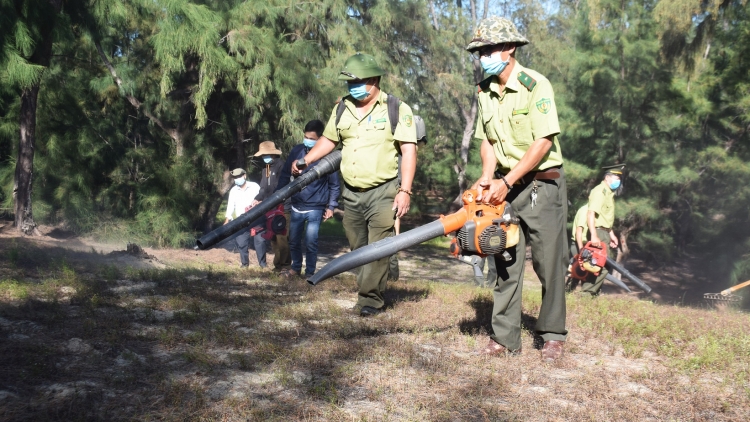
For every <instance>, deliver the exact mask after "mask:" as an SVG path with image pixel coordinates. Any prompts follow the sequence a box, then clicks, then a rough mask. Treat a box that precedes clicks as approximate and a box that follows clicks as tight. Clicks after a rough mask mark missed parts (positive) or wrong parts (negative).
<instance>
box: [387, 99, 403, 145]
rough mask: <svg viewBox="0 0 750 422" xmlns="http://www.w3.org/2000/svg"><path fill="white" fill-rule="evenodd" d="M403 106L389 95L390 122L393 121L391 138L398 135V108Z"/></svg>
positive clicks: (398, 100)
mask: <svg viewBox="0 0 750 422" xmlns="http://www.w3.org/2000/svg"><path fill="white" fill-rule="evenodd" d="M400 105H401V100H400V99H399V98H398V97H397V96H395V95H391V94H388V120H390V121H391V136H393V135H395V134H396V126H397V125H398V119H399V116H398V108H399V106H400Z"/></svg>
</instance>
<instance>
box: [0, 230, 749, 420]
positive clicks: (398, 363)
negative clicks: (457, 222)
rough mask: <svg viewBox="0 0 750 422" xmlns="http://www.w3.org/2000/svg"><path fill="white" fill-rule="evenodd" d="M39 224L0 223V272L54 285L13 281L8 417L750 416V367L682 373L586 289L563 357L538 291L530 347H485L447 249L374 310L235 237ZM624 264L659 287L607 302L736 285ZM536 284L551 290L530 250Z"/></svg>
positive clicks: (486, 308) (414, 256)
mask: <svg viewBox="0 0 750 422" xmlns="http://www.w3.org/2000/svg"><path fill="white" fill-rule="evenodd" d="M42 233H43V234H44V236H41V237H19V236H18V235H17V234H16V233H15V232H12V231H10V230H7V228H6V230H4V231H0V281H2V280H6V281H7V280H16V281H19V282H20V281H24V282H27V283H37V284H38V285H39V286H41V287H39V290H38V292H41V293H38V294H36V295H33V294H32V295H31V296H29V297H16V296H5V297H3V296H2V294H0V420H19V421H26V420H35V421H36V420H436V421H442V420H445V421H448V420H451V421H455V420H471V421H473V420H476V421H485V420H487V421H489V420H493V421H494V420H582V419H590V420H737V421H739V420H748V419H750V410H749V409H750V382H748V379H747V377H744V378H743V377H740V378H738V379H735V378H733V375H732V374H729V373H727V372H726V371H724V372H722V371H721V370H720V368H714V369H711V368H708V369H705V370H701V371H694V372H685V371H683V370H681V369H679V368H677V367H675V364H674V363H673V362H672V361H671V360H669V359H667V358H665V357H664V356H663V355H662V354H660V353H656V352H655V351H653V350H649V349H645V350H643V351H642V352H638V353H632V352H629V351H628V350H627V349H626V348H623V347H622V345H621V344H620V343H618V342H615V341H612V337H610V336H602V335H601V330H595V329H592V328H591V326H592V325H591V324H592V322H591V321H583V320H582V319H581V318H582V317H581V316H580V315H578V314H577V313H576V309H584V308H582V307H588V308H586V309H589V308H590V307H592V306H594V307H595V306H597V305H596V302H590V299H585V300H586V302H585V303H584V302H582V300H584V299H580V298H578V297H577V296H571V298H570V302H569V309H570V310H569V317H568V325H569V327H570V330H571V331H570V334H569V339H568V342H567V349H566V351H567V354H566V357H565V358H564V359H563V360H561V361H559V362H555V363H552V364H545V363H542V362H541V361H540V359H539V351H538V347H539V343H538V339H535V338H534V335H533V326H534V323H535V315H537V314H538V306H539V302H538V299H529V301H527V299H526V297H525V298H524V321H523V322H524V332H523V352H522V354H521V355H520V356H517V357H510V358H486V357H482V356H478V355H477V354H476V351H477V350H478V349H479V348H481V347H482V346H484V344H485V343H486V341H487V333H488V332H489V331H490V325H489V317H490V315H491V309H492V297H491V294H490V293H489V290H488V289H479V288H474V287H473V286H472V285H471V283H472V279H473V273H472V270H471V268H470V267H469V266H468V265H465V264H460V263H457V262H456V261H454V260H452V259H450V258H449V257H448V254H447V251H446V250H443V249H442V248H439V247H435V246H420V247H416V248H413V249H411V250H408V251H402V252H401V253H400V268H401V271H400V272H401V276H400V280H399V281H398V282H397V283H393V284H392V285H391V286H390V288H389V292H388V297H387V300H388V305H387V307H388V310H387V312H386V313H385V314H384V315H381V316H378V317H375V318H371V319H364V318H360V317H358V316H355V315H352V314H351V313H350V312H349V309H350V308H351V307H352V306H353V305H354V301H355V297H356V289H355V287H354V285H353V284H354V281H353V277H352V276H351V275H343V276H338V277H335V278H334V279H332V280H329V281H325V282H323V283H321V285H319V286H316V287H311V286H309V285H307V283H306V282H305V281H304V280H301V279H294V280H288V279H283V278H280V277H279V276H278V275H277V274H276V273H274V272H272V271H261V270H260V269H257V268H255V269H250V270H240V269H239V268H238V266H239V265H238V255H237V253H236V252H235V251H233V250H232V249H233V248H232V247H231V243H229V244H228V245H229V246H225V247H220V248H215V249H211V250H208V251H194V250H189V249H183V250H178V249H151V248H144V251H145V252H146V254H147V255H148V256H144V255H134V254H130V253H127V252H126V245H125V244H121V245H112V244H104V243H99V242H95V241H93V240H91V239H84V238H79V237H77V236H75V235H73V234H72V233H67V232H65V231H63V230H60V229H54V228H42ZM346 251H348V247H347V245H346V240H345V239H343V238H334V237H329V238H321V243H320V249H319V256H320V259H319V264H318V268H320V267H322V266H323V265H324V264H325V263H326V262H328V261H330V260H331V259H333V258H334V257H336V256H338V255H340V254H343V253H345V252H346ZM250 257H251V262H252V263H251V267H252V266H253V264H256V263H255V261H254V260H255V257H254V253H253V252H252V251H251V254H250ZM271 259H272V256H269V261H270V260H271ZM627 265H628V268H629V269H630V270H631V271H632V272H633V273H635V274H637V275H639V276H640V277H641V278H642V279H643V280H644V281H645V282H646V283H648V284H649V285H650V286H651V287H652V288H653V289H654V293H653V294H652V295H651V296H646V295H645V294H643V293H639V291H638V290H637V289H636V288H633V290H634V293H631V294H624V293H621V292H620V290H619V289H618V288H616V287H614V286H606V285H605V288H604V292H603V296H602V297H600V298H598V299H595V300H598V301H600V302H598V303H600V304H607V305H609V304H617V303H620V302H622V303H625V304H628V303H632V304H635V303H638V302H640V301H645V300H647V301H651V302H653V303H664V304H670V305H671V304H677V305H690V306H692V307H693V308H694V310H692V311H690V312H692V313H688V314H685V315H686V317H688V315H689V318H696V319H698V318H700V319H701V320H703V319H704V318H706V319H710V318H713V317H716V316H717V315H722V314H717V313H716V312H715V311H712V310H710V309H708V308H709V307H708V306H707V304H706V303H705V302H703V301H702V294H703V293H706V292H718V291H720V290H722V289H723V288H725V287H726V286H724V285H720V283H717V281H716V280H709V279H707V278H704V277H700V276H695V275H694V274H696V272H695V271H691V269H690V266H689V265H688V263H687V262H683V263H678V264H674V265H670V266H664V267H662V268H656V269H653V268H651V269H649V268H647V267H646V265H645V263H643V262H641V261H635V260H634V261H631V262H629V263H628V264H627ZM71 286H72V287H71ZM45 288H48V290H44V289H45ZM524 288H525V290H528V291H529V292H532V293H530V294H529V295H528V296H529V297H534V296H533V294H534V292H535V294H536V296H537V297H538V296H539V294H538V291H539V290H540V285H539V283H538V281H537V279H536V277H535V276H534V274H533V271H532V270H531V267H530V264H529V265H527V275H526V283H525V286H524ZM525 296H527V295H526V294H525ZM592 304H593V305H592ZM617 306H619V305H617ZM625 306H626V307H627V305H625ZM675 312H681V311H679V310H677V311H675ZM725 316H726V318H728V319H727V320H726V324H727V327H739V329H740V330H742V329H743V327H744V329H749V328H750V324H749V322H750V320H749V319H748V318H747V315H745V314H741V313H736V312H734V311H732V312H730V313H729V314H728V315H725ZM598 323H599V322H594V324H598ZM602 323H604V322H602ZM732 329H735V328H732ZM728 332H731V330H730V331H728ZM678 348H679V347H678ZM748 349H749V350H750V344H748ZM686 353H687V354H686V359H687V358H689V357H690V355H689V352H686ZM747 357H748V355H745V356H738V357H737V358H738V359H741V360H742V359H746V358H747ZM742 368H743V369H742V371H745V372H744V373H747V371H748V367H747V364H744V366H742ZM732 371H734V372H736V368H735V369H732Z"/></svg>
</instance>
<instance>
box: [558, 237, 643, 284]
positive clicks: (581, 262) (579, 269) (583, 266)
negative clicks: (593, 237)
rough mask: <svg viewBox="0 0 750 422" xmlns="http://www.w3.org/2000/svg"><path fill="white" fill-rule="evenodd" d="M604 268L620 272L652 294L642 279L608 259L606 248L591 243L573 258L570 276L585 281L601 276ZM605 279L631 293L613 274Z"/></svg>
mask: <svg viewBox="0 0 750 422" xmlns="http://www.w3.org/2000/svg"><path fill="white" fill-rule="evenodd" d="M603 267H606V268H607V269H608V270H610V271H619V272H620V274H622V275H624V276H625V277H626V278H628V279H629V280H630V281H632V282H633V283H635V284H636V285H637V286H638V287H640V288H641V289H643V291H644V292H646V293H651V287H649V286H648V285H647V284H646V283H644V282H643V281H641V279H639V278H638V277H636V276H634V275H633V274H632V273H630V271H628V270H626V269H625V268H624V267H623V266H622V265H620V264H618V263H617V262H615V261H613V260H611V259H608V258H607V249H606V248H597V247H594V246H593V245H591V242H587V243H586V245H585V246H584V247H583V248H581V251H580V252H579V253H578V255H576V256H574V257H573V263H572V264H571V265H570V276H571V277H572V278H574V279H576V280H585V279H586V277H588V275H589V274H593V275H599V273H600V272H601V270H602V268H603ZM605 278H606V279H607V280H609V281H611V282H612V283H614V284H616V285H617V286H618V287H620V288H623V289H625V290H626V291H628V292H630V289H629V288H628V286H626V285H625V283H623V282H622V280H620V279H618V278H617V277H615V276H613V275H612V274H607V276H606V277H605Z"/></svg>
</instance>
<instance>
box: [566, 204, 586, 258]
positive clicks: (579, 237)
mask: <svg viewBox="0 0 750 422" xmlns="http://www.w3.org/2000/svg"><path fill="white" fill-rule="evenodd" d="M588 211H589V205H588V203H586V204H585V205H584V206H582V207H581V208H578V212H576V216H575V218H574V219H573V233H572V235H571V236H570V256H571V257H574V256H576V255H578V251H580V250H581V248H582V247H583V244H584V242H586V235H587V234H588V232H589V227H588V223H587V216H588Z"/></svg>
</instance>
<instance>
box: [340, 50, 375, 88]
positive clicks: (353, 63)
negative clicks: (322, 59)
mask: <svg viewBox="0 0 750 422" xmlns="http://www.w3.org/2000/svg"><path fill="white" fill-rule="evenodd" d="M381 75H385V71H384V70H383V69H381V67H380V66H378V63H377V62H376V61H375V57H372V56H371V55H369V54H362V53H357V54H355V55H353V56H351V57H349V58H348V59H346V63H344V68H343V69H342V70H341V73H340V74H339V80H340V81H354V80H357V79H367V78H372V77H374V76H381Z"/></svg>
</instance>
